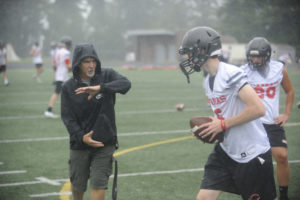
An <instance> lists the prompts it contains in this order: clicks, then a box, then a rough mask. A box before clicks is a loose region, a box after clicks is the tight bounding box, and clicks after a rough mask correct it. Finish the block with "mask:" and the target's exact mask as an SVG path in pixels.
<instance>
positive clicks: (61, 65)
mask: <svg viewBox="0 0 300 200" xmlns="http://www.w3.org/2000/svg"><path fill="white" fill-rule="evenodd" d="M55 63H56V71H55V80H56V81H66V80H67V79H68V68H67V64H68V63H70V51H68V50H67V49H65V48H60V49H58V50H57V52H56V54H55Z"/></svg>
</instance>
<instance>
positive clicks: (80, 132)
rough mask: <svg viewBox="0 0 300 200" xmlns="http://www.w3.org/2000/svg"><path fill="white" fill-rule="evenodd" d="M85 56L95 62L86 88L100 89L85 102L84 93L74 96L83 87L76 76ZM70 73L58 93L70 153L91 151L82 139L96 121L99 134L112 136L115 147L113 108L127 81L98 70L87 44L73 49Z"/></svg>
mask: <svg viewBox="0 0 300 200" xmlns="http://www.w3.org/2000/svg"><path fill="white" fill-rule="evenodd" d="M86 57H92V58H94V59H95V60H96V63H97V66H96V70H95V75H94V77H93V78H92V79H91V81H90V86H93V85H100V86H101V90H100V93H99V94H96V95H95V96H94V97H93V98H92V99H91V100H88V94H86V93H84V94H77V95H76V94H75V90H76V89H77V88H79V87H85V86H87V85H86V84H85V83H83V82H82V81H81V79H80V77H79V71H80V68H79V65H80V62H81V61H82V59H84V58H86ZM72 71H73V77H72V78H70V79H69V80H68V81H66V82H65V83H64V84H63V87H62V93H61V117H62V120H63V122H64V124H65V126H66V128H67V130H68V132H69V135H70V148H71V149H74V150H79V149H87V148H92V147H89V146H88V145H86V144H85V143H83V140H82V139H83V136H84V135H85V134H87V133H88V132H90V131H91V130H93V128H94V126H95V123H96V120H97V119H98V121H99V119H101V121H102V123H101V126H103V127H102V131H104V132H105V134H112V135H113V136H114V140H113V142H112V143H113V144H115V145H116V146H117V128H116V123H115V109H114V105H115V99H116V93H121V94H125V93H126V92H127V91H128V90H129V89H130V87H131V83H130V81H129V80H128V79H127V78H126V77H124V76H122V75H120V74H118V73H117V72H116V71H114V70H113V69H105V68H103V69H101V62H100V60H99V58H98V56H97V53H96V52H95V49H94V47H93V45H91V44H83V45H77V46H76V47H75V49H74V53H73V62H72ZM94 135H95V134H94ZM94 135H93V136H94Z"/></svg>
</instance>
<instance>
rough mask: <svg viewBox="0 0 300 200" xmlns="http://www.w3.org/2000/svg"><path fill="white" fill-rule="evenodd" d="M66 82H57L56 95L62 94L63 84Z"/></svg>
mask: <svg viewBox="0 0 300 200" xmlns="http://www.w3.org/2000/svg"><path fill="white" fill-rule="evenodd" d="M63 83H64V82H62V81H55V93H56V94H60V93H61V89H62V84H63Z"/></svg>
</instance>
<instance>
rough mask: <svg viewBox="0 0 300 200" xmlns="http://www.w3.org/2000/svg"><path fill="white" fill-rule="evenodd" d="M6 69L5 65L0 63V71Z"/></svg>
mask: <svg viewBox="0 0 300 200" xmlns="http://www.w3.org/2000/svg"><path fill="white" fill-rule="evenodd" d="M5 71H6V65H0V73H1V72H5Z"/></svg>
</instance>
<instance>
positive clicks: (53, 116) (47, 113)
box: [44, 111, 58, 119]
mask: <svg viewBox="0 0 300 200" xmlns="http://www.w3.org/2000/svg"><path fill="white" fill-rule="evenodd" d="M44 115H45V117H49V118H53V119H56V118H58V115H55V114H53V112H49V111H45V112H44Z"/></svg>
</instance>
